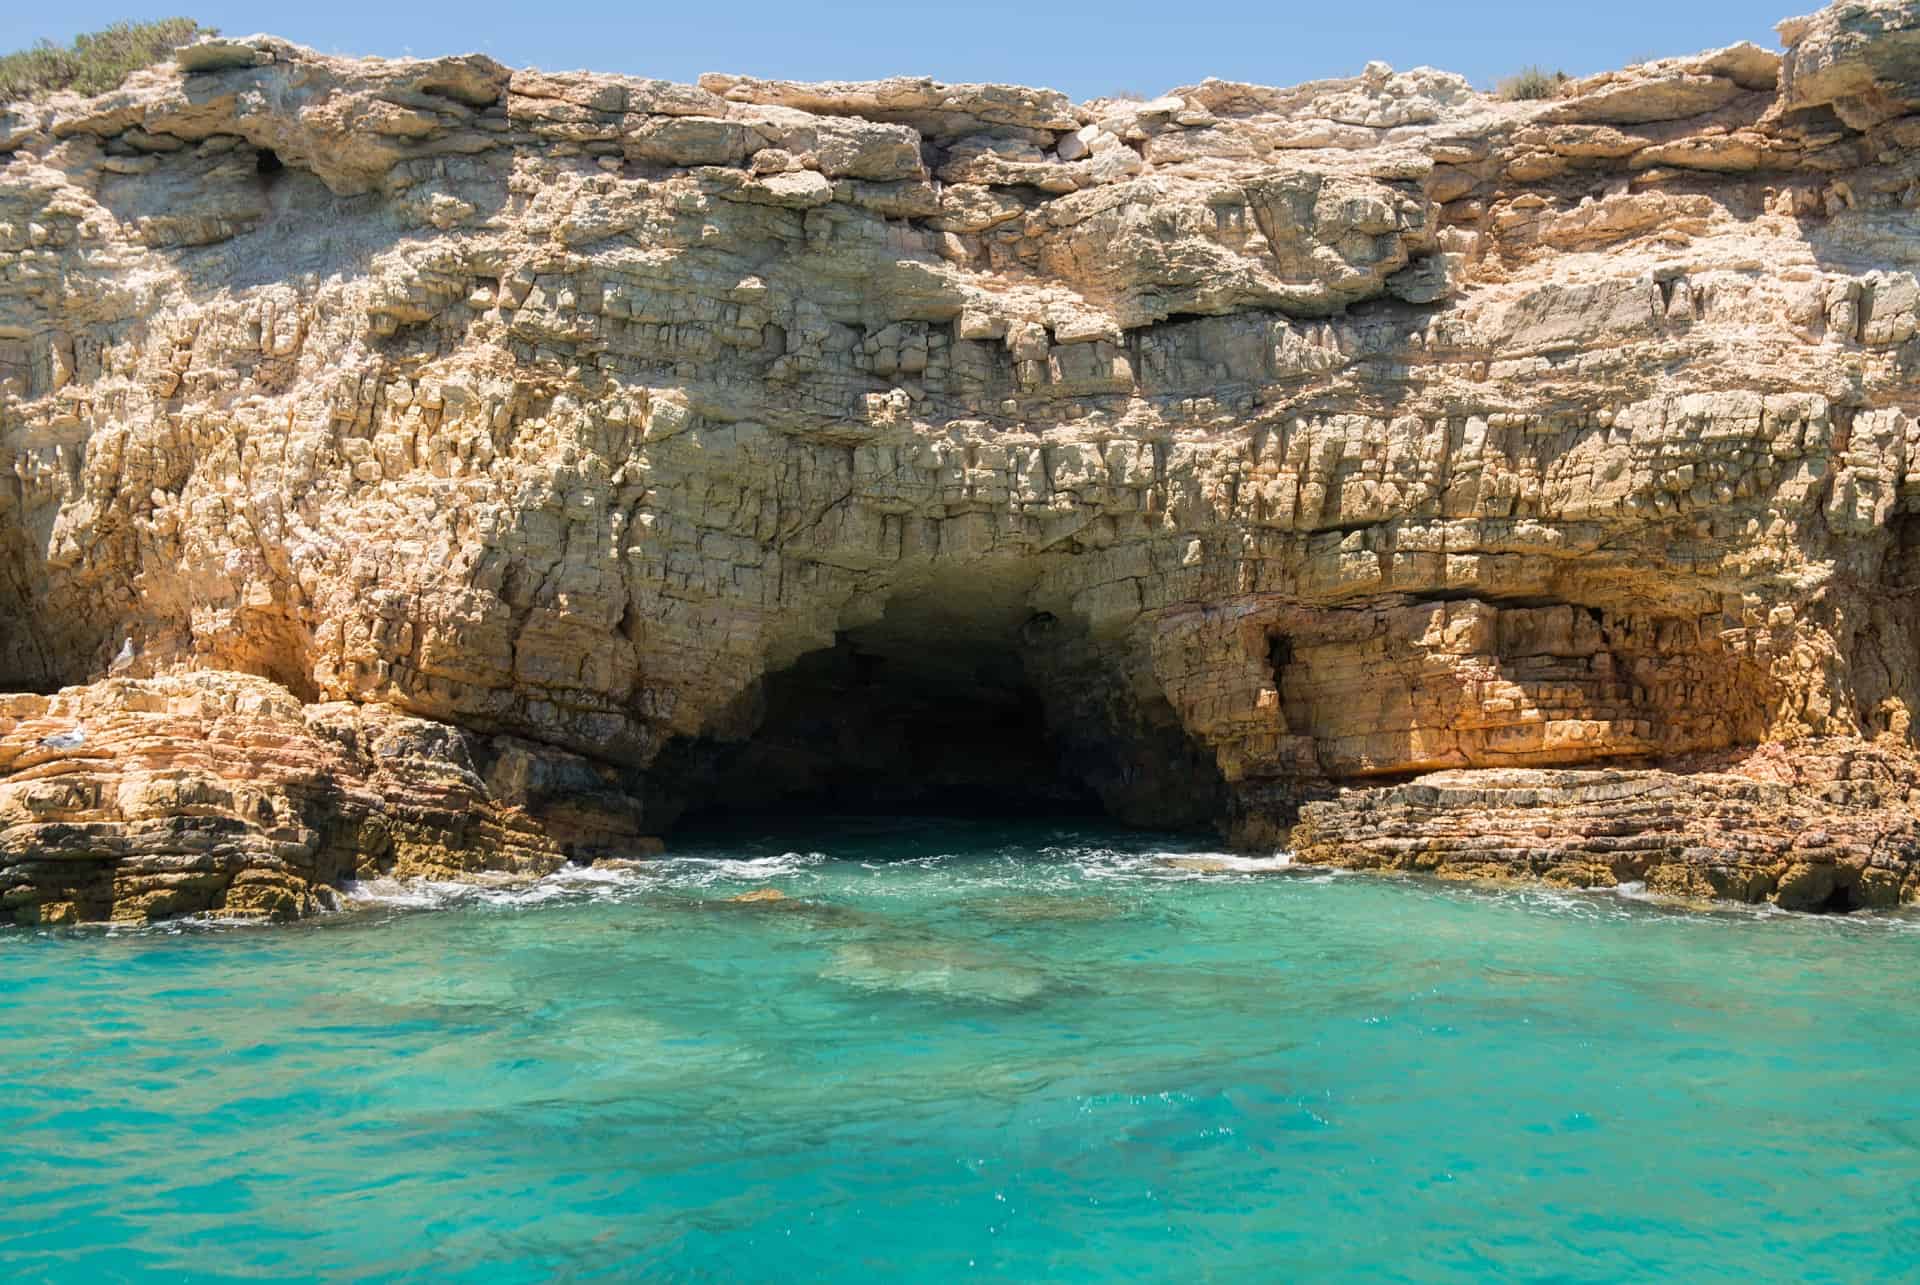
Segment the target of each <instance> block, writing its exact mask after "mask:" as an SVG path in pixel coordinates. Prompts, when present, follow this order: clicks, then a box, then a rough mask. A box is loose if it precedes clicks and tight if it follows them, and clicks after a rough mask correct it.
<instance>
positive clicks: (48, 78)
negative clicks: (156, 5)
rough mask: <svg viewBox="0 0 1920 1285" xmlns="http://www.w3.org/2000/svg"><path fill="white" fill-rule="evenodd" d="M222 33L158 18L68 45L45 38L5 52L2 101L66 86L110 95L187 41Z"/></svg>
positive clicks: (0, 65) (0, 69) (0, 61)
mask: <svg viewBox="0 0 1920 1285" xmlns="http://www.w3.org/2000/svg"><path fill="white" fill-rule="evenodd" d="M218 34H219V33H218V32H217V31H215V30H214V29H213V28H212V27H203V26H201V25H200V24H199V23H197V22H195V21H194V20H193V19H191V18H162V19H160V20H159V21H157V22H116V23H114V24H113V25H112V26H110V27H108V28H107V29H106V30H104V31H92V32H88V33H86V34H85V35H80V36H75V37H74V38H73V46H72V48H69V49H62V48H61V47H60V46H59V45H56V44H54V43H53V42H52V41H51V40H42V41H41V42H40V43H39V44H37V45H35V46H34V47H33V48H31V49H22V50H20V51H19V52H17V53H10V54H0V103H6V102H12V101H13V100H14V99H17V98H43V97H45V96H46V95H48V94H51V93H54V92H56V91H58V90H62V89H71V90H73V91H74V92H75V93H79V94H104V93H105V92H106V91H107V90H109V89H115V88H118V87H119V84H120V82H121V81H123V80H125V79H126V78H127V73H128V72H130V71H134V70H137V69H138V68H141V67H151V66H153V64H155V63H157V62H165V61H166V60H167V59H168V58H170V57H172V56H173V51H174V50H175V49H176V48H178V47H179V46H181V45H184V44H186V43H188V42H189V41H191V40H194V39H196V38H197V37H200V36H213V35H218Z"/></svg>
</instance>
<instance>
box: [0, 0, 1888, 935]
mask: <svg viewBox="0 0 1920 1285" xmlns="http://www.w3.org/2000/svg"><path fill="white" fill-rule="evenodd" d="M1781 34H1782V38H1783V43H1784V45H1785V47H1786V52H1785V54H1784V55H1780V54H1775V53H1772V52H1769V51H1766V50H1763V49H1760V48H1757V47H1755V46H1752V45H1740V46H1735V47H1733V48H1730V49H1725V50H1721V51H1718V52H1714V53H1707V54H1702V55H1699V56H1696V57H1691V58H1679V59H1668V60H1664V61H1659V62H1651V63H1645V64H1640V65H1637V66H1634V67H1630V68H1628V69H1626V70H1624V71H1619V72H1611V73H1607V74H1604V75H1600V76H1595V77H1591V78H1588V79H1586V80H1581V81H1576V82H1573V83H1571V84H1569V85H1567V86H1565V87H1564V88H1563V90H1562V92H1561V93H1560V94H1559V96H1557V97H1554V98H1550V99H1545V100H1541V101H1533V102H1505V101H1500V100H1497V99H1495V98H1492V97H1490V96H1488V95H1485V94H1482V93H1478V92H1476V91H1475V90H1473V88H1472V87H1471V86H1469V85H1468V84H1467V83H1466V82H1465V81H1464V80H1462V79H1460V78H1459V77H1456V76H1452V75H1448V74H1445V73H1442V72H1437V71H1433V70H1430V69H1425V68H1422V69H1417V70H1414V71H1411V72H1404V73H1397V72H1394V71H1392V70H1391V69H1389V68H1387V67H1385V66H1383V65H1381V64H1373V65H1370V66H1369V67H1368V68H1367V69H1366V72H1365V73H1364V74H1363V75H1361V76H1359V77H1356V78H1352V79H1346V80H1333V81H1322V82H1316V83H1313V84H1308V85H1303V86H1299V87H1297V88H1293V89H1273V88H1265V87H1261V86H1254V85H1244V84H1233V83H1226V82H1221V81H1207V82H1205V83H1203V84H1200V85H1197V86H1190V87H1186V88H1183V89H1179V90H1176V91H1174V92H1173V93H1170V94H1168V95H1166V96H1165V97H1162V98H1158V99H1154V100H1152V101H1148V102H1122V101H1098V102H1092V103H1086V104H1074V103H1071V102H1069V101H1068V100H1067V99H1066V98H1064V97H1063V96H1061V95H1059V94H1057V93H1054V92H1052V91H1048V90H1037V89H1024V88H1017V87H1010V86H998V85H946V84H940V83H937V82H934V81H931V80H924V79H895V80H887V81H880V82H870V83H857V84H841V83H834V84H812V85H810V84H794V83H787V82H774V81H762V80H753V79H748V78H743V77H736V76H707V77H703V78H702V80H701V83H700V84H698V85H676V84H670V83H666V82H663V81H656V80H644V79H637V78H632V77H621V76H605V75H593V74H588V73H577V74H552V73H545V72H536V71H526V70H521V71H515V70H511V69H508V68H506V67H503V66H501V65H500V64H498V63H495V62H493V61H491V60H490V59H487V58H484V57H480V56H466V57H457V58H441V59H433V60H426V61H417V60H404V61H385V60H380V59H364V60H353V59H344V58H336V57H328V56H323V55H320V54H317V53H314V52H312V51H310V50H306V49H302V48H298V47H296V46H293V45H290V44H288V43H286V42H284V41H281V40H277V39H274V38H271V37H264V36H262V37H250V38H247V39H242V40H214V41H209V42H206V43H202V44H199V45H195V46H192V47H190V48H188V49H186V50H184V51H182V53H181V55H180V57H179V59H178V62H177V64H172V65H167V66H162V67H158V68H155V69H151V70H148V71H144V72H139V73H136V74H135V75H133V76H132V77H131V78H130V79H129V80H128V81H127V82H126V84H125V85H124V86H123V87H122V88H121V89H120V90H118V91H116V92H114V93H110V94H106V95H103V96H100V97H96V98H91V99H80V98H75V97H71V96H64V97H55V98H53V99H50V100H48V101H46V102H44V103H37V104H14V105H13V106H11V107H10V108H7V109H5V110H4V111H0V465H4V472H3V473H0V476H4V477H6V479H7V481H6V484H5V485H0V568H4V574H3V575H0V689H17V690H20V691H22V692H25V693H29V694H26V695H20V696H13V697H8V698H5V700H4V701H3V702H0V827H4V829H0V912H4V913H10V914H12V915H13V916H15V917H17V918H19V919H22V920H24V921H29V922H32V921H36V920H42V919H72V918H77V919H91V918H103V917H124V918H146V917H153V916H158V915H167V914H181V913H194V912H207V911H213V912H219V911H223V910H224V911H227V912H231V913H260V912H262V911H265V912H268V913H276V914H284V915H291V914H299V913H304V912H306V911H307V910H310V909H312V908H314V907H316V906H319V905H322V904H324V903H325V901H326V897H327V890H328V889H329V888H330V887H331V886H333V885H334V884H336V883H338V882H339V881H340V880H342V879H344V878H347V877H350V876H351V875H352V874H354V873H356V872H357V873H396V872H397V873H403V874H404V873H408V872H426V871H431V872H437V873H445V872H449V871H461V870H480V869H499V870H508V871H535V870H538V869H540V868H543V867H547V866H550V865H551V864H554V863H558V862H560V861H565V860H579V861H590V860H594V859H596V858H604V857H609V856H619V855H622V854H626V855H631V854H632V853H633V852H634V851H635V850H636V849H637V848H638V847H640V846H641V840H642V836H645V835H651V834H659V833H663V832H666V831H668V830H670V828H671V826H672V825H673V824H674V823H675V821H676V820H677V819H678V818H679V817H680V816H682V815H683V814H686V813H690V812H702V811H711V810H714V809H716V808H726V807H730V806H747V805H751V806H764V807H791V806H806V805H808V804H810V803H811V804H819V805H822V806H835V807H857V806H867V805H871V806H884V807H890V808H891V807H908V808H912V807H939V806H950V805H952V803H953V802H954V801H955V800H966V801H968V802H969V804H970V806H973V807H977V808H986V809H992V808H999V807H1005V808H1019V809H1030V808H1040V807H1044V808H1098V809H1101V810H1104V811H1106V812H1108V813H1110V814H1112V815H1114V816H1117V817H1119V818H1122V819H1124V820H1126V821H1129V822H1133V823H1138V824H1143V825H1170V826H1208V825H1212V826H1217V827H1219V828H1221V829H1222V830H1223V831H1225V832H1226V833H1227V834H1228V835H1229V836H1230V837H1231V838H1232V839H1234V840H1235V841H1236V842H1238V843H1240V844H1243V845H1248V846H1261V845H1279V844H1283V843H1285V842H1287V839H1288V834H1289V831H1290V829H1291V827H1292V826H1293V825H1294V823H1295V822H1296V820H1298V819H1299V818H1300V817H1301V815H1302V814H1301V811H1300V809H1301V807H1302V805H1303V804H1305V805H1307V806H1306V811H1305V813H1304V816H1305V824H1304V825H1303V827H1302V829H1301V831H1300V833H1299V835H1298V839H1297V846H1298V848H1299V851H1300V853H1301V857H1302V859H1303V860H1310V861H1311V860H1323V861H1325V860H1338V861H1342V862H1345V863H1348V864H1359V865H1392V866H1403V865H1418V866H1422V867H1433V866H1449V865H1450V866H1454V867H1457V868H1458V869H1460V870H1472V871H1475V872H1478V873H1510V874H1522V875H1528V876H1536V875H1542V874H1547V875H1551V876H1552V877H1565V878H1574V877H1575V876H1573V875H1568V874H1566V871H1568V870H1571V869H1573V868H1575V867H1577V868H1578V871H1579V872H1580V873H1579V874H1578V876H1577V880H1576V881H1578V882H1583V883H1594V882H1606V881H1608V880H1612V879H1645V880H1646V881H1648V882H1649V883H1650V884H1653V885H1656V886H1666V885H1670V886H1672V887H1675V888H1685V889H1690V890H1695V891H1699V890H1706V891H1710V892H1712V893H1714V894H1717V895H1727V896H1736V897H1745V898H1758V897H1777V898H1779V899H1781V900H1782V901H1784V902H1787V903H1789V904H1802V903H1806V902H1809V901H1813V902H1820V903H1822V904H1824V903H1825V902H1826V901H1827V900H1829V899H1830V898H1831V896H1832V890H1833V888H1834V887H1841V888H1843V889H1853V888H1858V889H1863V890H1868V889H1870V891H1863V892H1862V893H1861V897H1862V904H1866V902H1868V901H1871V902H1873V903H1876V904H1877V903H1879V902H1882V901H1886V900H1889V899H1894V900H1897V899H1899V898H1901V897H1905V898H1907V899H1913V898H1915V897H1920V876H1916V875H1915V873H1914V866H1913V860H1914V857H1915V854H1916V852H1920V846H1916V840H1915V838H1914V836H1913V834H1912V829H1911V826H1909V825H1908V824H1907V822H1906V818H1907V817H1908V816H1909V815H1910V814H1911V813H1912V805H1911V804H1910V803H1909V802H1908V790H1909V788H1910V787H1909V782H1911V780H1912V779H1913V775H1912V767H1911V764H1912V763H1913V761H1914V759H1913V728H1912V725H1911V713H1912V711H1913V710H1914V708H1915V707H1916V704H1917V703H1920V599H1917V598H1916V596H1915V595H1916V593H1917V592H1920V503H1917V502H1916V499H1917V497H1920V397H1917V396H1916V394H1917V393H1920V383H1916V368H1917V367H1920V337H1916V328H1917V326H1920V279H1917V278H1916V275H1915V273H1916V269H1917V268H1920V235H1917V234H1916V232H1915V226H1916V225H1915V213H1914V210H1915V208H1916V206H1920V15H1917V14H1916V11H1915V6H1913V5H1911V4H1907V3H1888V2H1886V0H1844V2H1843V3H1840V4H1836V5H1834V6H1832V7H1830V8H1828V9H1826V10H1823V11H1821V12H1820V13H1818V14H1816V15H1813V16H1812V17H1808V18H1802V19H1795V20H1792V21H1789V22H1787V23H1784V24H1782V27H1781ZM75 737H78V738H79V739H77V740H75V739H74V738H75ZM1781 745H1790V746H1793V747H1795V748H1794V749H1793V751H1792V754H1793V760H1794V764H1795V767H1796V771H1797V775H1796V777H1795V779H1794V780H1793V781H1792V782H1791V783H1788V784H1782V783H1780V782H1779V781H1778V779H1777V771H1776V769H1777V767H1778V764H1777V761H1776V759H1775V758H1774V757H1772V756H1773V755H1774V754H1775V753H1776V749H1775V747H1778V746H1781ZM1869 762H1871V763H1872V764H1875V765H1877V766H1875V767H1874V769H1873V773H1872V780H1871V782H1870V783H1869V784H1870V788H1869V784H1862V783H1861V778H1858V777H1856V776H1854V775H1851V773H1852V772H1854V771H1855V770H1864V769H1860V767H1859V765H1861V764H1864V763H1869ZM1484 769H1496V770H1497V775H1495V776H1489V777H1486V778H1484V779H1485V781H1486V783H1485V784H1480V783H1478V782H1479V780H1480V779H1481V778H1478V777H1476V776H1474V775H1472V774H1473V773H1477V772H1479V771H1481V770H1484ZM1436 772H1439V773H1445V774H1446V775H1444V776H1443V777H1440V778H1438V779H1437V780H1427V781H1420V782H1414V783H1412V784H1409V783H1408V782H1409V781H1410V780H1411V779H1412V778H1415V777H1418V776H1420V775H1421V774H1428V773H1436ZM1585 773H1597V775H1593V776H1591V777H1589V776H1586V775H1582V774H1585ZM1740 781H1747V782H1750V783H1751V784H1750V785H1739V784H1737V782H1740ZM1623 782H1624V783H1628V784H1622V783H1623ZM1368 787H1372V788H1368ZM1530 791H1531V793H1529V792H1530ZM1616 791H1629V792H1632V791H1638V793H1634V795H1633V797H1635V798H1641V799H1645V798H1648V797H1657V798H1659V799H1661V800H1664V801H1665V802H1664V803H1663V804H1662V805H1661V807H1662V808H1663V809H1664V810H1663V811H1660V812H1659V814H1658V815H1659V817H1660V818H1661V819H1660V820H1659V821H1658V823H1657V824H1655V823H1653V822H1650V821H1647V820H1645V819H1644V818H1645V817H1646V816H1651V815H1653V814H1652V813H1648V812H1646V811H1645V810H1644V808H1642V805H1641V804H1635V805H1634V807H1636V808H1642V810H1641V811H1639V812H1635V813H1634V818H1633V819H1624V820H1623V819H1622V816H1623V814H1622V812H1621V806H1623V805H1621V804H1619V802H1618V800H1617V799H1616V798H1615V797H1614V793H1613V792H1616ZM1619 797H1622V798H1624V797H1625V795H1624V794H1623V795H1620V796H1619ZM1742 808H1751V809H1753V810H1754V811H1755V813H1756V815H1757V816H1758V817H1759V818H1760V819H1759V820H1758V821H1756V823H1755V824H1754V825H1753V826H1751V827H1746V826H1742V825H1741V824H1737V823H1736V822H1735V821H1733V820H1732V819H1731V818H1734V817H1735V816H1736V814H1737V813H1738V812H1739V811H1740V809H1742ZM1536 814H1537V815H1536ZM1495 816H1497V817H1498V818H1500V826H1508V825H1509V824H1511V825H1512V826H1518V827H1520V829H1521V830H1525V831H1527V832H1528V833H1533V832H1534V831H1540V830H1544V831H1545V835H1544V836H1540V835H1535V837H1534V838H1521V837H1516V834H1517V833H1518V831H1516V832H1514V833H1507V832H1506V831H1505V830H1501V829H1500V826H1494V825H1492V824H1491V823H1490V822H1486V821H1485V820H1484V819H1485V818H1488V817H1495ZM1814 825H1817V826H1819V827H1822V828H1824V829H1825V830H1827V831H1831V832H1832V834H1834V835H1840V836H1844V838H1838V839H1835V840H1834V841H1833V842H1831V843H1829V844H1826V845H1813V846H1807V845H1802V844H1801V843H1800V842H1799V840H1798V839H1792V838H1791V836H1793V834H1794V833H1795V831H1796V829H1797V828H1802V827H1804V826H1814ZM1621 827H1625V828H1626V829H1629V830H1632V831H1633V832H1634V833H1636V834H1648V835H1657V836H1658V837H1659V841H1658V842H1653V841H1651V840H1649V841H1648V842H1646V843H1643V844H1640V845H1639V846H1636V847H1633V848H1632V849H1631V851H1632V852H1633V853H1635V854H1637V855H1634V856H1632V857H1630V858H1626V857H1620V856H1618V855H1617V854H1618V853H1619V852H1621V851H1623V849H1621V848H1620V847H1619V846H1618V845H1611V846H1610V845H1609V844H1606V843H1601V842H1600V841H1599V838H1598V837H1597V836H1601V835H1610V834H1615V833H1617V832H1618V831H1619V830H1620V828H1621ZM1662 827H1665V828H1664V829H1662ZM1423 836H1424V837H1423ZM1790 839H1791V841H1789V840H1790ZM1782 842H1784V843H1786V847H1784V848H1781V847H1779V843H1782ZM1808 865H1813V866H1819V865H1826V866H1830V867H1832V868H1831V869H1830V870H1828V871H1827V872H1826V874H1825V875H1814V876H1806V878H1811V879H1812V880H1813V882H1812V883H1807V882H1806V878H1803V877H1802V876H1801V875H1799V874H1796V873H1795V872H1796V871H1798V870H1799V869H1800V868H1801V867H1802V866H1808ZM1655 867H1673V868H1672V869H1671V870H1667V871H1666V872H1665V873H1660V872H1658V871H1656V870H1655ZM1714 871H1738V872H1739V873H1738V874H1737V875H1735V874H1725V875H1723V874H1716V873H1713V872H1714ZM1868 871H1873V872H1879V873H1874V874H1872V875H1871V877H1869V875H1868V874H1867V873H1866V872H1868ZM1554 872H1560V873H1559V874H1554ZM1756 872H1759V873H1756ZM1836 872H1839V873H1836ZM1823 879H1824V880H1825V883H1824V884H1822V880H1823ZM1815 885H1820V886H1823V887H1825V888H1826V891H1825V892H1822V893H1820V894H1819V895H1817V896H1816V895H1815V893H1814V891H1813V889H1814V887H1815ZM1847 895H1851V894H1847Z"/></svg>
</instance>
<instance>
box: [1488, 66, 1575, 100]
mask: <svg viewBox="0 0 1920 1285" xmlns="http://www.w3.org/2000/svg"><path fill="white" fill-rule="evenodd" d="M1566 83H1567V73H1566V72H1564V71H1548V70H1547V69H1546V68H1544V67H1523V68H1521V69H1520V72H1519V74H1518V75H1514V76H1508V77H1507V78H1506V79H1505V80H1503V81H1501V82H1500V88H1499V91H1498V92H1499V94H1500V97H1502V98H1505V99H1507V100H1508V101H1509V102H1517V101H1520V100H1523V99H1531V98H1552V97H1553V96H1554V95H1556V94H1558V93H1559V92H1560V86H1562V85H1564V84H1566Z"/></svg>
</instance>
